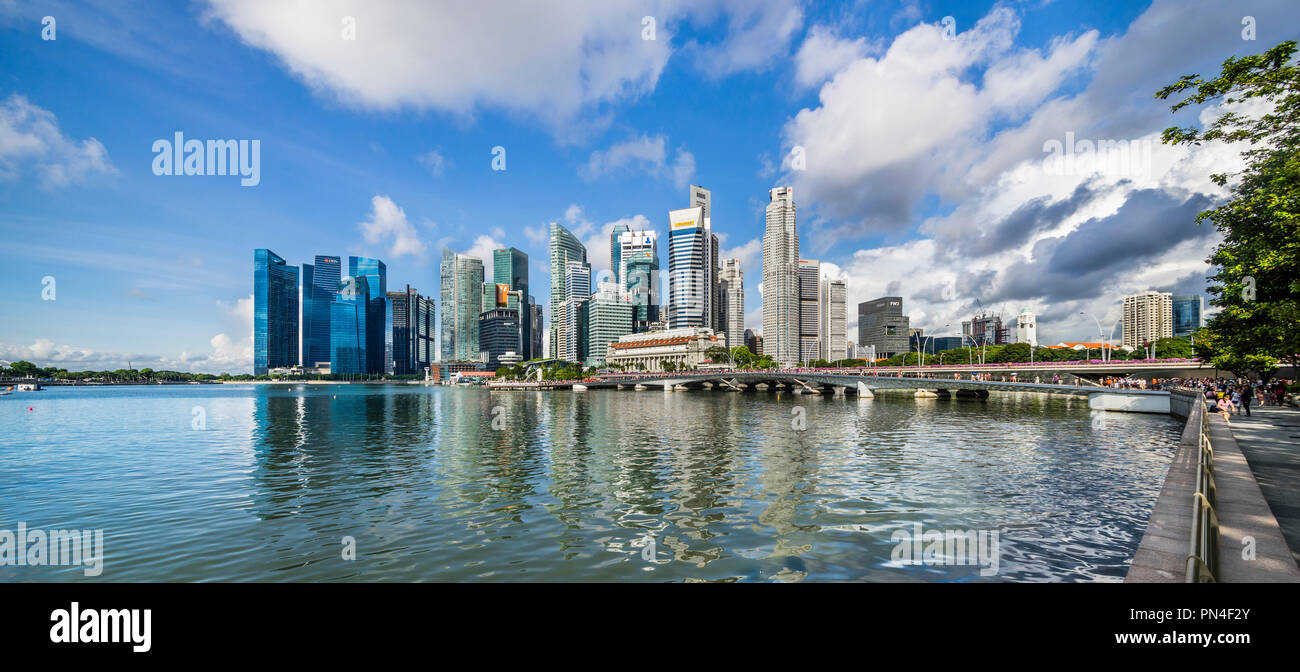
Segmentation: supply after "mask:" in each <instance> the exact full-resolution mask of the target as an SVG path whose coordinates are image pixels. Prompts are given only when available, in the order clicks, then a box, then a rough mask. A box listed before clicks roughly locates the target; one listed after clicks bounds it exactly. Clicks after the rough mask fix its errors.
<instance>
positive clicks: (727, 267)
mask: <svg viewBox="0 0 1300 672" xmlns="http://www.w3.org/2000/svg"><path fill="white" fill-rule="evenodd" d="M718 285H719V290H718V294H719V295H720V296H721V297H722V302H721V303H720V304H719V306H718V307H719V308H720V310H719V311H718V312H719V314H720V315H721V317H720V319H719V322H720V323H721V324H722V333H724V334H726V336H727V347H728V348H734V347H736V346H740V345H744V344H745V274H744V272H743V271H741V269H740V260H739V259H726V260H723V262H722V272H721V277H720V279H719V280H718Z"/></svg>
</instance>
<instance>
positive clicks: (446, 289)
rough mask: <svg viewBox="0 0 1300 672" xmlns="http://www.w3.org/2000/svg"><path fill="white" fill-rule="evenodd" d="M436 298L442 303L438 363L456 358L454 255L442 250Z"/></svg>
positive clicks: (448, 250) (444, 249) (447, 250)
mask: <svg viewBox="0 0 1300 672" xmlns="http://www.w3.org/2000/svg"><path fill="white" fill-rule="evenodd" d="M438 298H439V300H440V301H441V303H442V322H440V323H439V327H438V361H440V362H448V361H451V360H453V359H455V358H456V253H455V252H452V251H451V250H450V249H448V248H446V247H444V248H442V264H441V265H439V267H438Z"/></svg>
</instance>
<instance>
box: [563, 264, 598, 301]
mask: <svg viewBox="0 0 1300 672" xmlns="http://www.w3.org/2000/svg"><path fill="white" fill-rule="evenodd" d="M564 298H565V300H566V301H567V300H569V299H578V300H580V301H586V300H587V299H588V298H591V264H588V263H587V262H585V261H570V262H567V263H565V264H564Z"/></svg>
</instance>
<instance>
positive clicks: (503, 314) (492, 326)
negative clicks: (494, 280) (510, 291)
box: [478, 285, 521, 369]
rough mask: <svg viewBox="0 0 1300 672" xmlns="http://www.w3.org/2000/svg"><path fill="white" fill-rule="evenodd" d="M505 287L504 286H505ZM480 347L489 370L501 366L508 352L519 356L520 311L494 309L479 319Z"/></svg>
mask: <svg viewBox="0 0 1300 672" xmlns="http://www.w3.org/2000/svg"><path fill="white" fill-rule="evenodd" d="M503 286H504V285H503ZM478 330H479V336H478V339H479V347H481V348H483V353H484V354H485V355H486V358H485V359H484V361H485V362H487V365H488V368H489V369H496V368H498V367H500V366H501V356H502V355H504V354H506V353H507V352H513V353H516V354H518V352H519V349H520V347H521V344H520V342H519V333H520V327H519V310H518V309H517V308H492V309H489V310H485V311H483V314H482V315H479V317H478Z"/></svg>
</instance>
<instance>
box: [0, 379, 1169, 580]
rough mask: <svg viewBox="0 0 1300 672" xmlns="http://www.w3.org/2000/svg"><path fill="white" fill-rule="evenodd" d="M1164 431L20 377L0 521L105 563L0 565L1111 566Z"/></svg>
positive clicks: (1026, 573) (1155, 467) (458, 391)
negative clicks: (920, 533) (797, 424)
mask: <svg viewBox="0 0 1300 672" xmlns="http://www.w3.org/2000/svg"><path fill="white" fill-rule="evenodd" d="M29 407H30V408H31V409H32V410H31V411H29V410H28V408H29ZM195 407H199V408H201V409H202V414H201V415H202V417H201V419H202V420H203V421H204V423H205V426H206V428H205V429H202V430H198V429H194V427H193V425H194V424H195V422H196V418H197V417H199V416H196V414H195ZM796 407H802V408H803V411H797V410H795V409H796ZM494 408H499V409H500V410H496V411H494ZM800 413H801V414H802V416H803V417H804V418H805V420H806V430H804V431H796V430H795V429H794V428H793V427H792V424H793V423H792V420H796V419H798V417H799V416H798V415H797V414H800ZM494 420H495V423H496V426H497V427H498V428H499V429H498V428H494ZM1180 429H1181V423H1180V422H1178V421H1176V420H1174V419H1172V418H1169V417H1167V416H1148V415H1125V414H1109V415H1106V416H1105V417H1104V422H1103V423H1099V424H1094V422H1093V421H1092V418H1091V417H1090V416H1089V413H1088V411H1087V408H1086V403H1085V402H1084V401H1083V400H1082V399H1072V400H1067V399H1065V398H1048V397H1043V396H1039V395H1015V396H1012V395H1006V396H999V395H998V394H997V393H995V394H994V396H993V397H991V398H989V399H985V400H976V399H943V400H922V401H916V400H913V399H912V398H910V397H905V396H896V397H895V396H890V397H886V396H884V395H881V396H878V397H877V398H876V399H874V400H858V399H856V398H853V397H848V398H828V397H811V396H802V397H800V396H793V395H788V394H782V395H780V396H779V397H778V396H777V395H776V394H771V393H744V394H735V393H723V392H675V393H671V394H665V393H663V392H658V391H647V392H630V391H625V392H614V391H591V392H586V393H571V392H548V393H534V392H489V391H486V390H479V389H466V388H425V387H417V386H402V387H397V386H373V387H367V386H359V385H352V386H329V387H325V388H313V389H303V388H292V387H283V386H280V387H262V386H252V385H249V386H233V385H225V386H217V385H214V386H193V385H191V386H175V387H158V386H155V387H116V388H53V389H49V390H46V391H42V392H36V393H17V392H16V393H14V394H13V395H11V396H7V397H0V529H5V530H11V531H12V530H16V528H17V524H18V522H19V521H22V522H25V523H26V525H27V526H28V527H29V528H42V529H56V528H57V529H62V528H72V529H96V528H102V529H103V530H104V535H105V539H104V546H105V549H106V550H105V560H104V570H103V574H102V575H101V576H99V577H98V578H97V579H88V578H87V577H85V575H84V574H83V572H82V570H81V568H66V567H13V566H8V567H0V580H5V581H28V580H34V581H86V580H100V581H104V580H107V581H347V580H389V581H420V580H433V581H529V580H550V581H554V580H592V581H772V580H778V581H800V580H804V581H816V580H854V581H858V580H865V581H988V580H992V581H1048V580H1054V581H1061V580H1064V581H1113V580H1119V579H1121V578H1122V577H1123V575H1124V573H1125V572H1126V571H1127V564H1128V561H1129V559H1130V558H1131V556H1132V554H1133V552H1134V550H1135V549H1136V547H1137V544H1138V541H1139V539H1140V538H1141V535H1142V531H1143V529H1144V528H1145V525H1146V519H1147V517H1148V515H1149V514H1150V511H1151V508H1152V506H1153V504H1154V502H1155V498H1156V495H1157V493H1158V492H1159V489H1160V485H1161V484H1162V482H1163V480H1164V475H1165V472H1166V471H1167V469H1168V465H1169V462H1170V460H1171V458H1172V455H1173V452H1174V444H1175V443H1176V441H1177V437H1178V434H1179V431H1180ZM914 523H921V524H922V525H923V526H924V529H925V530H945V529H958V530H966V529H993V530H999V531H1000V562H999V571H998V573H997V574H996V575H995V576H991V577H982V576H980V575H979V573H978V569H979V568H978V567H970V566H924V567H918V566H901V565H900V564H899V563H896V562H891V558H890V555H891V551H892V550H893V549H894V548H895V546H896V543H895V542H894V541H892V540H891V535H892V534H893V533H894V532H895V531H896V530H899V529H906V530H909V531H910V530H913V529H915V528H913V524H914ZM650 535H653V536H650ZM345 536H350V537H353V538H354V539H355V540H356V551H357V558H356V559H355V560H354V561H345V560H343V559H342V557H341V556H342V553H341V552H342V549H343V546H342V543H341V540H342V538H343V537H345ZM647 539H653V543H654V550H655V555H654V558H655V560H656V562H651V561H650V560H649V559H648V555H643V554H645V550H646V544H647V541H646V540H647Z"/></svg>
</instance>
